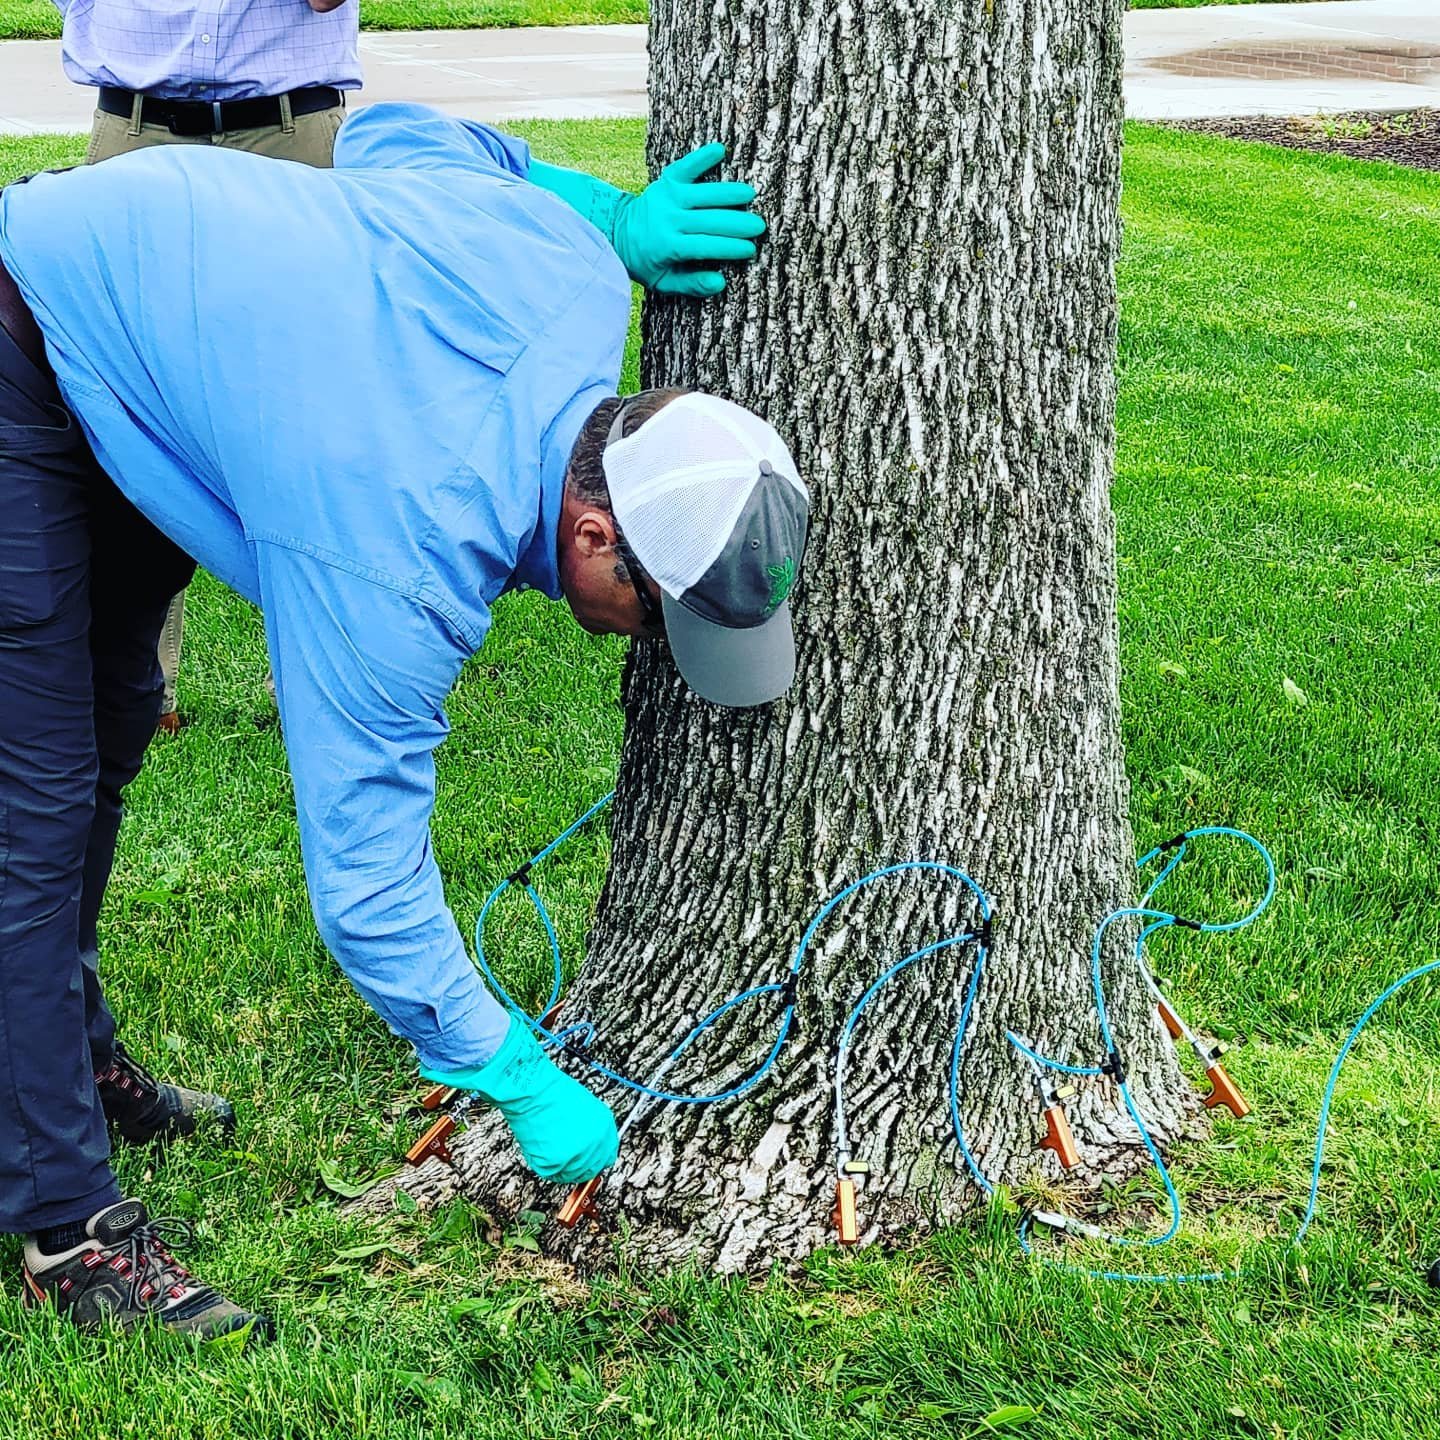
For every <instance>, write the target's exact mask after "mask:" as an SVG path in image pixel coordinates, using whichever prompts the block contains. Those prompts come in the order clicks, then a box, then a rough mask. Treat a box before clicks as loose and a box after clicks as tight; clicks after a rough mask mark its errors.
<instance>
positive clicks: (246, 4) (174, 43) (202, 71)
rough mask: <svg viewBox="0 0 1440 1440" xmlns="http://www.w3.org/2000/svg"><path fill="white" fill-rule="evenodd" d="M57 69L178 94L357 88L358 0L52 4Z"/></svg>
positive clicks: (89, 79) (93, 81)
mask: <svg viewBox="0 0 1440 1440" xmlns="http://www.w3.org/2000/svg"><path fill="white" fill-rule="evenodd" d="M55 3H56V5H58V6H59V8H60V11H61V13H62V14H63V15H64V17H65V38H64V41H63V50H64V57H65V73H66V74H67V75H68V76H69V77H70V78H71V79H72V80H74V81H75V82H76V83H77V84H79V85H115V86H119V87H120V88H121V89H123V90H143V91H146V92H147V93H148V94H152V95H163V96H167V97H168V98H170V99H182V100H248V99H251V98H253V97H255V96H257V95H280V94H283V93H284V92H285V91H287V90H299V89H302V88H303V87H305V86H307V85H333V86H335V88H336V89H339V90H358V89H359V88H360V0H345V3H344V4H343V5H341V6H340V7H339V8H338V9H336V10H332V11H330V13H329V14H328V15H320V14H317V13H316V12H315V11H314V10H312V9H311V8H310V5H309V0H55Z"/></svg>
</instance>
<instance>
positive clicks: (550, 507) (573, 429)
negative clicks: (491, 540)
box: [510, 385, 615, 600]
mask: <svg viewBox="0 0 1440 1440" xmlns="http://www.w3.org/2000/svg"><path fill="white" fill-rule="evenodd" d="M614 394H615V392H614V391H613V390H611V389H609V388H608V387H607V386H605V385H592V386H591V387H590V388H589V389H587V390H582V391H581V392H580V393H579V394H578V395H577V396H576V397H575V398H574V399H573V400H572V401H571V402H570V403H569V404H568V405H567V406H566V407H565V408H564V409H563V410H562V411H561V412H560V415H559V417H558V418H557V419H556V421H555V423H554V424H553V425H552V426H551V427H550V430H549V432H548V433H547V435H546V436H545V439H544V440H543V441H542V442H541V451H540V515H539V520H538V522H537V524H536V526H535V528H534V530H532V531H531V532H530V542H529V544H528V545H526V547H525V548H524V550H522V551H521V552H520V558H519V560H518V561H516V564H515V572H514V575H513V576H512V577H511V581H510V585H511V587H520V586H525V587H528V588H530V589H532V590H539V591H540V592H541V593H542V594H545V595H548V596H549V597H550V598H551V599H552V600H559V599H560V598H561V593H560V566H559V560H558V557H557V555H556V541H557V538H558V535H559V531H560V509H561V506H562V503H563V501H564V498H565V471H566V469H567V468H568V466H569V464H570V452H571V451H572V450H573V449H574V448H575V441H576V439H577V438H578V436H579V434H580V430H581V427H582V426H583V425H584V424H585V422H586V421H587V420H588V419H589V418H590V416H591V415H592V414H593V413H594V410H595V407H596V406H597V405H598V404H599V403H600V402H601V401H602V400H609V399H613V398H614Z"/></svg>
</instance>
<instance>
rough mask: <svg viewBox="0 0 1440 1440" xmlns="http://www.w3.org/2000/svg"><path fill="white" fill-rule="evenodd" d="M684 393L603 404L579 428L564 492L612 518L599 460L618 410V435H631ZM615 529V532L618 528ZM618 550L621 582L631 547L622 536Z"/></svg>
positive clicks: (661, 393) (669, 392)
mask: <svg viewBox="0 0 1440 1440" xmlns="http://www.w3.org/2000/svg"><path fill="white" fill-rule="evenodd" d="M685 393H686V392H685V391H684V390H678V389H673V388H670V389H663V390H642V391H640V393H639V394H638V395H627V396H624V397H621V396H615V397H614V398H612V399H610V400H602V401H601V402H600V403H599V404H598V405H597V406H596V407H595V409H594V410H593V411H592V412H591V414H590V418H589V419H588V420H587V421H586V422H585V423H584V425H582V426H581V427H580V434H579V436H578V438H577V439H576V441H575V445H574V448H573V449H572V450H571V451H570V463H569V465H568V466H567V467H566V469H565V489H566V490H567V491H568V492H569V493H570V494H572V495H574V496H575V498H576V499H577V500H579V501H581V502H582V503H583V504H586V505H593V506H594V507H595V508H596V509H597V510H604V511H605V512H606V513H607V514H609V515H612V516H613V514H614V511H613V509H612V508H611V505H610V487H609V485H607V484H606V483H605V463H604V460H603V458H602V457H603V456H604V454H605V442H606V440H607V439H608V438H609V435H610V427H611V426H612V425H613V424H614V423H615V416H616V414H617V413H618V412H619V410H620V407H621V406H622V405H624V406H626V407H627V408H626V412H625V425H624V428H623V429H622V431H621V434H622V435H633V434H634V433H635V432H636V431H637V430H638V429H639V428H640V427H641V426H642V425H643V424H644V423H645V422H646V421H647V420H648V419H649V418H650V417H651V416H652V415H654V414H656V413H658V412H659V411H661V410H663V409H664V408H665V406H667V405H668V404H669V403H670V402H671V401H672V400H678V399H679V398H680V396H682V395H684V394H685ZM616 529H617V531H618V529H619V527H618V525H617V527H616ZM619 548H620V556H621V558H620V559H617V560H616V562H615V578H616V579H617V580H622V581H623V580H628V579H629V578H630V571H629V569H628V567H627V566H626V563H625V557H626V556H628V555H629V554H630V547H629V545H627V544H626V543H625V540H624V537H623V536H622V537H621V540H620V547H619ZM642 568H643V567H642Z"/></svg>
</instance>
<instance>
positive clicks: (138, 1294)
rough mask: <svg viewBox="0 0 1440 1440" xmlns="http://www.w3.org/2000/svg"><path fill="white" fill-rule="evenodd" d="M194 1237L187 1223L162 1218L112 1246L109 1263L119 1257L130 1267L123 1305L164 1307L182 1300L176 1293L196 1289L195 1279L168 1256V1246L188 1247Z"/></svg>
mask: <svg viewBox="0 0 1440 1440" xmlns="http://www.w3.org/2000/svg"><path fill="white" fill-rule="evenodd" d="M194 1238H195V1236H194V1231H193V1230H192V1229H191V1228H190V1225H189V1224H188V1223H187V1222H186V1221H184V1220H181V1219H179V1218H178V1217H177V1216H173V1215H162V1216H158V1217H157V1218H156V1219H154V1220H147V1221H146V1222H145V1223H144V1224H143V1225H137V1226H136V1227H135V1229H134V1230H132V1231H131V1232H130V1234H129V1235H127V1236H126V1237H125V1239H124V1240H123V1241H121V1242H120V1244H119V1245H116V1246H114V1247H113V1253H112V1257H111V1264H112V1265H113V1264H114V1259H115V1256H117V1255H118V1256H119V1257H120V1258H122V1259H124V1260H125V1261H126V1262H127V1264H128V1266H129V1272H128V1274H129V1281H130V1290H129V1293H128V1294H127V1296H126V1303H127V1305H129V1306H130V1308H132V1309H140V1308H146V1307H150V1306H154V1305H156V1304H165V1303H167V1302H168V1301H170V1300H178V1299H180V1298H181V1295H177V1294H176V1293H175V1292H176V1291H177V1290H179V1291H181V1292H182V1293H183V1292H184V1291H186V1290H190V1289H194V1288H195V1280H194V1277H193V1276H192V1275H191V1274H190V1272H189V1271H188V1270H187V1269H186V1268H185V1267H184V1266H183V1265H182V1264H181V1263H180V1262H179V1261H178V1260H177V1259H176V1258H175V1257H174V1255H172V1254H171V1253H170V1245H171V1244H176V1245H188V1244H189V1243H190V1241H191V1240H193V1239H194ZM167 1242H168V1243H167ZM147 1285H148V1286H152V1287H153V1293H152V1294H150V1295H149V1296H148V1297H147V1296H146V1295H145V1294H144V1293H143V1292H144V1290H145V1287H146V1286H147Z"/></svg>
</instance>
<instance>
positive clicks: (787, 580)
mask: <svg viewBox="0 0 1440 1440" xmlns="http://www.w3.org/2000/svg"><path fill="white" fill-rule="evenodd" d="M765 573H766V574H767V575H768V576H769V577H770V599H769V602H768V603H767V604H766V606H765V618H766V619H767V620H768V619H769V618H770V617H771V616H772V615H773V614H774V613H775V612H776V611H777V610H778V609H779V608H780V607H781V605H783V604H784V603H785V597H786V596H787V595H788V594H789V593H790V587H791V586H792V585H794V583H795V562H794V561H793V560H792V559H791V558H790V557H789V556H788V555H787V556H786V557H785V558H784V559H783V560H782V561H781V562H780V563H779V564H778V565H767V566H766V567H765Z"/></svg>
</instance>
